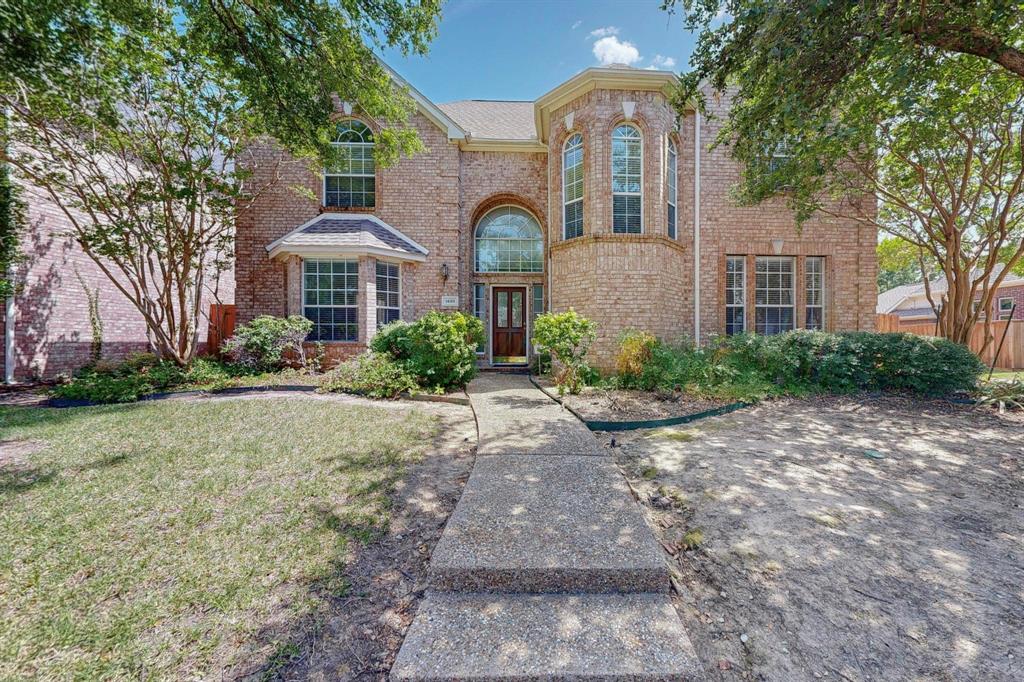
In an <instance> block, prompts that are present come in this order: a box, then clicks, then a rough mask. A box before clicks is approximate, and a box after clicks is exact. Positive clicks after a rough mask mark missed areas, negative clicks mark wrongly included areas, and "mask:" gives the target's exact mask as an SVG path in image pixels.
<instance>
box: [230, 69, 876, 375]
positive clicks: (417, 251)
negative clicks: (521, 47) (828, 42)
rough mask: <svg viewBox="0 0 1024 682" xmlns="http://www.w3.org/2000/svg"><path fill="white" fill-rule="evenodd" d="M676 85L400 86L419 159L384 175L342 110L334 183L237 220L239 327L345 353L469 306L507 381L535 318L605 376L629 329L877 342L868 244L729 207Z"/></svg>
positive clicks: (835, 227) (722, 162) (853, 235)
mask: <svg viewBox="0 0 1024 682" xmlns="http://www.w3.org/2000/svg"><path fill="white" fill-rule="evenodd" d="M396 78H397V76H396ZM675 84H676V76H675V75H674V74H672V73H668V72H663V71H650V70H637V69H631V68H627V67H604V68H590V69H587V70H585V71H583V72H581V73H579V74H578V75H576V76H574V77H573V78H571V79H569V80H568V81H566V82H564V83H562V84H560V85H558V86H557V87H555V88H554V89H553V90H551V91H550V92H548V93H546V94H544V95H542V96H541V97H539V98H538V99H537V100H535V101H532V102H514V101H483V100H468V101H460V102H452V103H449V104H434V103H432V102H430V101H429V100H427V99H426V98H425V97H424V96H422V95H421V94H420V93H419V92H417V91H416V90H415V89H414V88H411V87H410V91H411V93H412V95H413V97H414V98H415V100H416V104H417V111H416V113H415V115H414V116H413V119H412V125H414V126H415V127H416V129H417V130H418V132H419V135H420V137H421V139H422V140H423V142H424V143H425V145H426V148H427V150H426V151H425V152H423V153H420V154H417V155H416V156H414V157H412V158H407V159H402V160H401V161H399V162H398V163H396V164H394V165H393V166H391V167H388V168H381V167H379V166H377V165H376V164H375V163H374V161H373V144H374V142H373V140H374V135H375V134H376V133H377V132H378V131H379V125H378V122H376V121H374V120H370V119H368V118H366V117H363V116H360V114H359V110H358V107H357V106H356V107H353V106H352V105H350V104H347V103H345V104H343V105H342V107H341V110H340V111H339V112H338V124H339V137H338V144H340V145H343V146H344V147H345V149H346V150H347V152H348V153H347V154H346V158H347V160H346V162H345V163H343V164H342V167H341V168H337V169H329V170H327V171H326V172H324V173H323V174H316V173H312V172H309V171H308V170H306V169H302V168H299V167H298V166H296V167H295V168H294V169H293V170H292V171H290V174H289V175H288V176H287V177H286V178H285V181H284V182H283V183H281V184H279V185H277V186H275V188H274V189H272V190H271V191H269V192H267V193H266V194H265V195H264V196H263V197H261V199H260V200H259V201H258V202H257V203H256V204H255V205H254V206H253V208H252V209H251V210H249V211H247V212H246V213H245V214H244V215H243V216H242V217H241V218H240V220H239V222H238V231H237V244H236V271H235V277H236V293H235V296H236V298H235V302H236V304H237V308H238V320H239V322H245V321H247V320H249V319H252V318H253V317H255V316H257V315H260V314H272V315H286V314H303V315H306V316H307V317H309V318H310V319H312V320H313V321H314V322H315V324H316V326H315V329H314V332H313V335H312V339H313V340H321V341H324V342H325V343H326V345H327V348H328V352H329V354H330V355H331V356H333V357H345V356H347V355H351V354H353V353H355V352H358V351H359V350H361V349H363V348H365V346H366V344H367V342H368V340H369V339H370V338H371V337H372V335H373V334H374V333H375V331H376V329H377V328H379V326H381V325H383V324H385V323H387V322H389V321H391V320H394V319H404V320H413V319H415V318H417V317H418V316H420V315H422V314H424V313H425V312H427V311H428V310H432V309H441V310H444V309H461V310H463V311H466V312H469V313H473V314H475V315H477V316H479V317H480V318H481V319H482V320H483V321H484V323H485V328H486V330H487V343H486V344H485V346H484V347H483V348H481V362H482V363H484V364H494V365H503V364H513V365H514V364H522V363H525V362H526V361H527V359H528V357H529V356H530V354H531V352H532V349H531V347H530V345H531V344H530V334H531V322H532V319H533V317H534V316H535V315H536V314H537V313H539V312H541V311H544V310H555V311H562V310H566V309H568V308H574V309H576V310H577V311H578V312H580V313H581V314H583V315H585V316H587V317H589V318H591V319H593V320H594V321H596V322H597V324H598V330H599V338H598V341H597V343H596V344H595V346H594V350H593V359H594V361H595V363H596V364H597V365H598V366H605V367H606V366H608V365H609V364H610V362H611V358H612V354H613V352H614V348H615V342H616V338H617V336H618V335H619V333H620V332H621V331H622V330H624V329H627V328H630V327H632V328H639V329H644V330H647V331H650V332H652V333H654V334H656V335H658V336H660V337H662V338H666V339H677V338H690V339H696V340H699V341H706V340H707V339H708V338H710V337H711V336H712V335H716V334H728V333H735V332H738V331H743V330H748V331H757V332H761V333H776V332H779V331H784V330H788V329H793V328H803V327H808V328H819V329H828V330H848V329H863V330H869V329H873V327H874V314H875V310H874V308H875V297H876V288H875V272H876V259H875V242H876V234H875V232H874V231H873V230H870V229H866V228H863V227H858V226H857V225H856V224H855V223H853V222H852V221H851V222H844V221H842V220H837V219H833V218H818V219H814V220H812V221H810V222H809V223H807V224H806V225H804V226H803V228H802V230H798V229H797V227H796V224H795V221H794V219H793V216H792V214H791V212H790V211H789V210H787V209H786V208H785V207H784V205H783V203H782V202H781V201H771V202H766V203H764V204H762V205H759V206H756V207H740V206H737V205H735V203H734V202H732V201H731V200H730V197H729V191H730V187H731V186H732V185H733V184H735V182H736V181H737V180H738V178H739V173H740V167H739V166H738V164H737V163H736V162H735V161H734V160H732V159H731V157H730V156H729V153H728V150H727V149H726V148H724V147H718V148H715V149H713V150H710V149H709V142H710V141H711V140H713V139H714V137H715V135H716V133H717V131H718V127H719V125H720V121H719V120H716V119H715V118H714V117H704V116H700V115H698V114H697V113H696V112H695V111H693V110H690V111H686V112H685V114H684V115H682V116H680V115H679V114H678V113H677V112H676V111H675V110H674V109H673V108H672V107H671V106H670V105H669V103H668V99H667V98H668V95H669V93H670V91H671V89H672V88H673V87H674V86H675ZM712 102H715V104H714V108H715V113H719V114H720V113H723V112H724V111H725V107H727V106H728V104H727V100H725V99H721V98H719V99H715V98H712ZM257 152H258V155H259V157H261V158H262V159H263V160H270V159H273V158H274V157H275V156H276V155H278V154H280V153H281V152H279V151H278V150H277V149H276V148H275V147H273V146H272V145H267V146H264V147H261V148H260V149H258V150H257ZM295 186H298V187H301V188H304V189H305V190H308V191H307V192H304V193H302V192H296V191H295ZM309 196H313V197H315V199H310V198H309ZM864 200H865V201H873V200H872V199H871V198H870V197H865V199H864Z"/></svg>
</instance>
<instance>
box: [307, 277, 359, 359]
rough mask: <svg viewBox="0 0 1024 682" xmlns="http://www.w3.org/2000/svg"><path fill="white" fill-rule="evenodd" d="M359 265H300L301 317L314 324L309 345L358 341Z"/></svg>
mask: <svg viewBox="0 0 1024 682" xmlns="http://www.w3.org/2000/svg"><path fill="white" fill-rule="evenodd" d="M358 291H359V261H354V260H305V261H303V262H302V314H303V315H305V316H306V317H307V318H308V319H309V320H310V321H312V322H313V331H311V332H310V334H309V340H310V341H356V340H358V339H359V309H358V308H357V307H356V298H357V293H358Z"/></svg>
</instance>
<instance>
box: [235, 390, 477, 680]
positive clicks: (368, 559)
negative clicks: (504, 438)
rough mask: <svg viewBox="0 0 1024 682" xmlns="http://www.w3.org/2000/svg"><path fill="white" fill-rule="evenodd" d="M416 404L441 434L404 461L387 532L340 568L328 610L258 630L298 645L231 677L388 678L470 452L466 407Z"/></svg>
mask: <svg viewBox="0 0 1024 682" xmlns="http://www.w3.org/2000/svg"><path fill="white" fill-rule="evenodd" d="M325 399H330V396H327V397H325ZM357 400H358V399H357ZM374 403H375V404H377V405H380V404H381V403H379V402H378V401H374ZM383 404H384V405H394V406H395V407H396V408H397V407H398V406H399V405H401V403H383ZM415 409H417V410H420V411H424V412H428V413H431V414H436V415H438V417H439V419H440V426H441V428H440V430H439V434H438V436H437V438H436V439H435V442H434V443H433V444H432V448H431V453H430V454H428V455H427V456H426V457H424V458H423V459H422V460H421V461H420V462H419V463H417V464H414V465H411V466H409V467H408V469H407V471H406V475H405V477H404V479H403V480H402V481H401V482H400V483H399V484H398V486H397V490H396V494H395V496H394V499H393V507H392V512H391V523H390V526H389V529H388V531H387V533H386V534H385V535H384V536H383V537H381V538H379V539H377V540H375V541H374V542H372V543H371V544H369V545H367V546H364V547H360V548H357V549H356V551H355V556H354V557H353V558H352V560H351V563H349V565H348V567H347V568H345V569H344V577H345V580H346V581H347V582H348V584H349V589H348V591H347V594H346V595H345V596H342V597H337V598H332V599H330V600H329V608H328V609H326V610H324V611H321V612H318V613H316V614H315V615H314V616H313V617H310V618H308V619H306V620H304V621H303V622H301V623H281V624H278V625H277V626H276V627H275V628H274V629H276V630H277V631H278V633H269V632H268V633H263V637H261V639H267V638H276V637H275V634H282V635H283V634H286V633H287V634H288V635H289V636H290V637H292V638H294V635H295V632H296V630H300V631H301V632H302V633H303V634H302V637H301V638H300V639H301V644H299V645H298V646H289V647H287V648H284V649H282V650H281V651H280V652H279V655H278V656H277V657H276V660H272V661H271V662H270V665H269V666H267V665H263V666H261V668H260V669H259V670H257V671H248V672H247V674H240V675H236V677H238V678H242V679H278V680H382V681H383V680H386V679H387V677H388V671H390V670H391V665H392V663H393V662H394V659H395V656H396V655H397V654H398V649H399V648H400V647H401V644H402V640H403V638H404V636H405V631H406V629H407V628H408V627H409V624H410V623H411V622H412V619H413V616H415V615H416V609H417V607H418V605H419V602H420V600H421V599H422V598H423V594H424V592H425V590H426V579H427V564H428V562H429V559H430V555H431V552H432V551H433V549H434V545H435V544H437V541H438V539H439V538H440V537H441V532H442V531H443V530H444V525H445V523H446V522H447V520H448V516H449V515H450V514H451V513H452V511H453V510H454V509H455V504H456V503H457V502H458V500H459V497H460V496H461V494H462V488H463V486H464V485H465V483H466V480H467V479H468V478H469V472H470V470H471V469H472V467H473V459H474V454H475V451H476V441H477V434H476V425H475V422H474V421H473V413H472V410H471V409H470V408H469V407H465V406H458V405H448V404H440V403H417V404H416V406H415ZM292 641H294V639H292Z"/></svg>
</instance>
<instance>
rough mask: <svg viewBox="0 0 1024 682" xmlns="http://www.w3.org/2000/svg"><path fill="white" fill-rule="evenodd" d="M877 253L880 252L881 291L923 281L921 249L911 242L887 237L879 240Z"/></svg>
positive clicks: (876, 248)
mask: <svg viewBox="0 0 1024 682" xmlns="http://www.w3.org/2000/svg"><path fill="white" fill-rule="evenodd" d="M875 253H877V254H878V291H879V292H883V291H889V290H890V289H893V288H895V287H898V286H903V285H904V284H914V283H916V282H920V281H921V266H920V264H919V263H918V255H919V254H920V250H919V249H918V248H917V247H916V246H914V245H913V244H911V243H910V242H907V241H905V240H903V239H899V238H898V237H886V238H885V239H882V240H880V241H879V242H878V246H876V247H875ZM930 269H931V268H930Z"/></svg>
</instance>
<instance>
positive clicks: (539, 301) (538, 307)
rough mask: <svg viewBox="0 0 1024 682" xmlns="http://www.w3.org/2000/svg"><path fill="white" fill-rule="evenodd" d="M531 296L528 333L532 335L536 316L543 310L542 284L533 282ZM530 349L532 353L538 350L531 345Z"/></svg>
mask: <svg viewBox="0 0 1024 682" xmlns="http://www.w3.org/2000/svg"><path fill="white" fill-rule="evenodd" d="M531 296H532V297H533V298H532V300H531V301H530V334H531V335H532V334H533V330H534V326H533V323H534V322H536V321H537V316H538V315H540V314H541V313H543V312H544V286H543V285H541V284H534V285H533V289H532V290H531ZM532 350H533V353H534V354H536V353H537V352H538V351H539V349H538V348H536V347H533V349H532Z"/></svg>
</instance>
